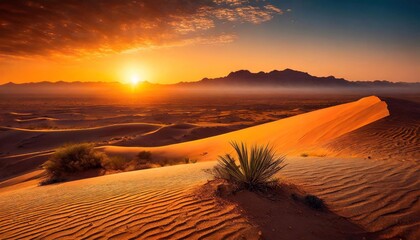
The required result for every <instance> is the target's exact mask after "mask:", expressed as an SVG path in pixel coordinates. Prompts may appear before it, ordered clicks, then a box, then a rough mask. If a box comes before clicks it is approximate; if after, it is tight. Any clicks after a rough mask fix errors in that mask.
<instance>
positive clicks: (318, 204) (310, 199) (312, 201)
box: [304, 195, 325, 210]
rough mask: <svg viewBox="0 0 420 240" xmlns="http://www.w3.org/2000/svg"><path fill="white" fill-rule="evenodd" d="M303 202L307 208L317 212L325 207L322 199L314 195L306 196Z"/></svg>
mask: <svg viewBox="0 0 420 240" xmlns="http://www.w3.org/2000/svg"><path fill="white" fill-rule="evenodd" d="M304 202H305V204H306V205H308V206H309V207H311V208H314V209H318V210H320V209H323V208H324V207H325V205H324V201H322V199H320V198H318V197H317V196H314V195H306V196H305V198H304Z"/></svg>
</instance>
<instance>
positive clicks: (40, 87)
mask: <svg viewBox="0 0 420 240" xmlns="http://www.w3.org/2000/svg"><path fill="white" fill-rule="evenodd" d="M142 85H143V87H145V88H150V89H155V88H158V89H168V88H170V89H173V88H189V89H194V88H198V87H207V88H211V87H223V88H228V87H232V88H235V87H249V88H256V87H258V88H261V87H263V88H264V87H270V88H273V87H274V88H294V89H299V88H310V89H313V88H320V89H336V88H339V89H359V90H363V89H364V90H366V89H370V90H378V91H380V90H387V89H388V90H401V91H404V92H416V93H417V92H420V82H415V83H408V82H389V81H385V80H377V81H349V80H346V79H343V78H336V77H334V76H328V77H317V76H312V75H310V74H308V73H306V72H301V71H296V70H292V69H285V70H282V71H279V70H273V71H271V72H258V73H252V72H250V71H248V70H239V71H235V72H231V73H229V74H228V75H227V76H225V77H219V78H203V79H202V80H200V81H196V82H180V83H176V84H154V83H150V82H143V83H142ZM124 88H126V86H125V84H122V83H119V82H111V83H110V82H63V81H59V82H35V83H22V84H15V83H6V84H3V85H0V93H3V94H6V93H9V94H12V93H27V92H30V93H34V92H38V93H41V92H42V93H52V92H57V91H58V92H59V91H60V90H67V91H74V92H78V93H85V92H86V93H88V92H90V91H94V92H107V91H116V90H118V89H124Z"/></svg>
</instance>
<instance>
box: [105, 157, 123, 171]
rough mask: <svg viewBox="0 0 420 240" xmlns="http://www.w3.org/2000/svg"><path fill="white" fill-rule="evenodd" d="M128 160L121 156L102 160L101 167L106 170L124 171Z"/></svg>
mask: <svg viewBox="0 0 420 240" xmlns="http://www.w3.org/2000/svg"><path fill="white" fill-rule="evenodd" d="M129 162H130V160H129V159H127V158H125V157H122V156H112V157H107V158H104V159H103V160H102V161H101V165H102V167H103V168H104V169H106V170H125V169H126V168H127V165H128V164H129Z"/></svg>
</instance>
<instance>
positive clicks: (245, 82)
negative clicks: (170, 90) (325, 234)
mask: <svg viewBox="0 0 420 240" xmlns="http://www.w3.org/2000/svg"><path fill="white" fill-rule="evenodd" d="M179 84H180V85H184V86H188V85H190V86H193V85H200V86H250V87H251V86H259V87H264V86H274V87H292V88H299V87H343V88H347V87H351V88H352V87H356V88H359V87H368V88H383V87H403V88H406V87H417V88H418V87H420V83H418V82H417V83H406V82H398V83H395V82H389V81H383V80H382V81H379V80H378V81H348V80H345V79H343V78H335V77H334V76H328V77H316V76H312V75H310V74H308V73H306V72H300V71H296V70H292V69H285V70H283V71H278V70H274V71H271V72H258V73H252V72H250V71H248V70H239V71H236V72H231V73H229V75H227V76H225V77H220V78H213V79H209V78H204V79H202V80H201V81H198V82H188V83H187V82H183V83H179Z"/></svg>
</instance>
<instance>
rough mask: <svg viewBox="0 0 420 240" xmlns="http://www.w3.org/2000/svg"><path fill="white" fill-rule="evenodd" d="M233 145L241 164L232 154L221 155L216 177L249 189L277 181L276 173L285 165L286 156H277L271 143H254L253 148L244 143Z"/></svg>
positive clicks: (262, 186)
mask: <svg viewBox="0 0 420 240" xmlns="http://www.w3.org/2000/svg"><path fill="white" fill-rule="evenodd" d="M231 145H232V147H233V148H234V149H235V151H236V154H237V158H238V161H239V165H237V164H236V160H235V158H234V157H232V156H231V155H230V154H225V155H224V156H219V159H218V164H217V166H216V167H215V168H214V174H215V176H216V177H218V178H222V179H225V180H227V181H228V182H231V183H234V184H237V185H239V186H241V187H244V188H246V189H249V190H261V189H264V188H266V187H268V186H272V184H273V183H274V184H275V183H277V179H275V178H274V175H275V174H276V173H278V172H279V171H280V170H281V169H283V168H284V167H285V165H284V164H283V162H284V159H285V157H284V156H276V153H275V151H274V150H273V148H272V147H270V146H269V145H261V146H258V145H254V146H252V147H251V148H248V146H247V145H246V144H244V143H241V144H238V143H236V142H231Z"/></svg>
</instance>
